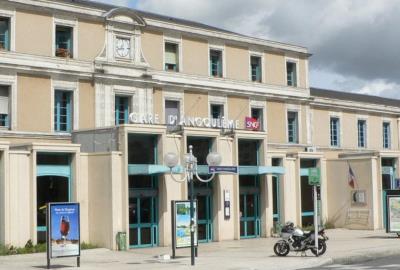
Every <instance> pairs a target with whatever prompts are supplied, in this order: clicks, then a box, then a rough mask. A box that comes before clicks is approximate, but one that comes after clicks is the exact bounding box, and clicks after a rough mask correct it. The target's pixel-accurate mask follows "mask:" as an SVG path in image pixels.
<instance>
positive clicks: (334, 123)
mask: <svg viewBox="0 0 400 270" xmlns="http://www.w3.org/2000/svg"><path fill="white" fill-rule="evenodd" d="M339 124H340V120H339V118H337V117H331V121H330V126H331V146H340V137H339V134H340V133H339V132H340V128H339Z"/></svg>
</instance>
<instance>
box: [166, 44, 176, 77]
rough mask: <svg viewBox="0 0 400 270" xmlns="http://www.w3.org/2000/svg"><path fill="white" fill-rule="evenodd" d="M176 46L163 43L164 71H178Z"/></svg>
mask: <svg viewBox="0 0 400 270" xmlns="http://www.w3.org/2000/svg"><path fill="white" fill-rule="evenodd" d="M178 55H179V51H178V44H175V43H168V42H167V43H165V70H167V71H179V57H178Z"/></svg>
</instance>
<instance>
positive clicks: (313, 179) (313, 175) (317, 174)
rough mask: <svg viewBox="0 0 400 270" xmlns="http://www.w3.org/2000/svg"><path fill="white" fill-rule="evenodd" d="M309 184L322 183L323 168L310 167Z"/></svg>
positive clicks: (318, 184)
mask: <svg viewBox="0 0 400 270" xmlns="http://www.w3.org/2000/svg"><path fill="white" fill-rule="evenodd" d="M308 184H309V185H311V186H320V185H321V170H320V169H319V168H309V169H308Z"/></svg>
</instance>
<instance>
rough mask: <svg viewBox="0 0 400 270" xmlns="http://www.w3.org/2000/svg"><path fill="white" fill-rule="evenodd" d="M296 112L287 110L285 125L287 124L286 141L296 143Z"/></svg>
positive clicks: (297, 140)
mask: <svg viewBox="0 0 400 270" xmlns="http://www.w3.org/2000/svg"><path fill="white" fill-rule="evenodd" d="M298 122H299V121H298V113H297V112H294V111H288V112H287V125H288V127H287V128H288V142H289V143H298V142H299V135H298V129H299V124H298Z"/></svg>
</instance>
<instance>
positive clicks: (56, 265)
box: [33, 264, 75, 269]
mask: <svg viewBox="0 0 400 270" xmlns="http://www.w3.org/2000/svg"><path fill="white" fill-rule="evenodd" d="M71 267H75V266H74V265H62V264H52V265H51V266H50V269H59V268H71ZM33 268H39V269H47V265H43V266H41V265H38V266H33Z"/></svg>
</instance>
